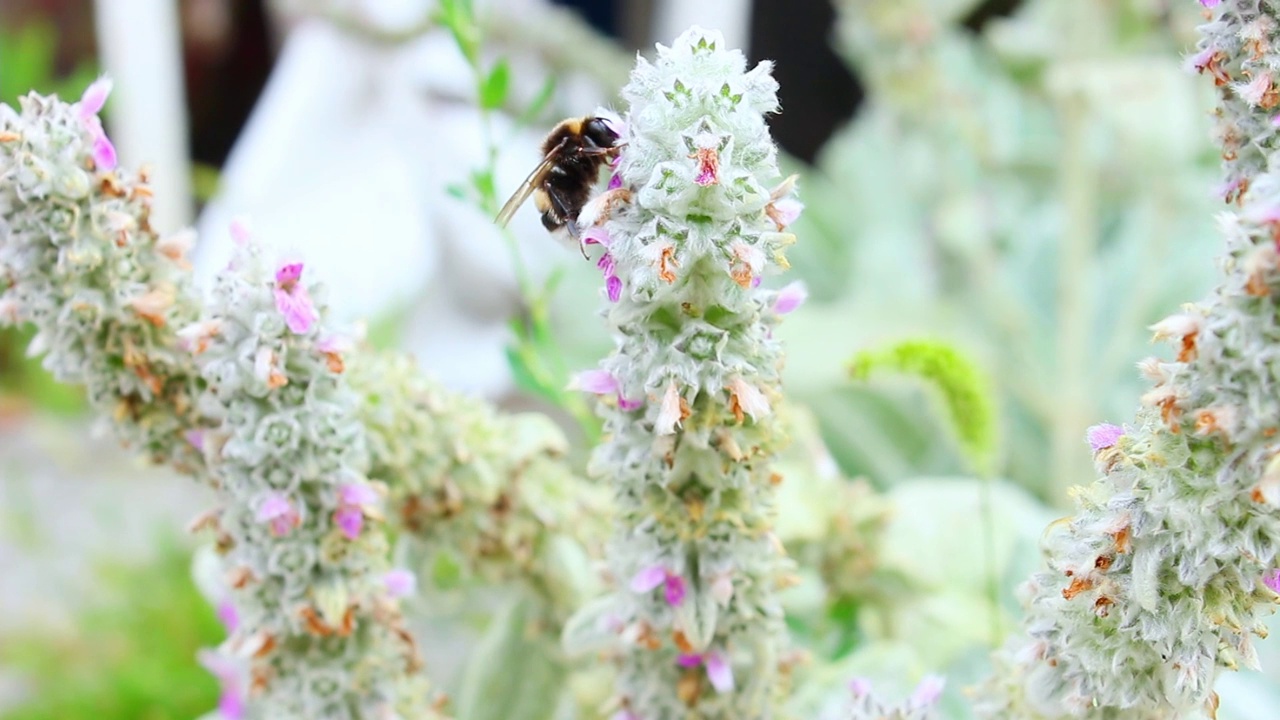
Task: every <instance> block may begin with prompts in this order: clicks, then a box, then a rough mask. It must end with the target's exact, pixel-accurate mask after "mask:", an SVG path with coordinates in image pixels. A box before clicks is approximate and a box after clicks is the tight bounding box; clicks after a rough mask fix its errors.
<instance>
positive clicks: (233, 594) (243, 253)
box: [184, 227, 436, 718]
mask: <svg viewBox="0 0 1280 720" xmlns="http://www.w3.org/2000/svg"><path fill="white" fill-rule="evenodd" d="M246 235H247V234H246V233H245V232H244V230H243V229H242V228H239V227H237V228H235V229H233V236H235V237H236V239H237V242H238V244H239V245H240V248H239V249H238V250H237V252H236V254H235V256H234V258H233V260H232V263H231V265H230V266H229V267H228V268H227V271H226V272H224V273H222V274H220V275H219V277H218V281H217V284H216V286H215V288H214V297H213V299H212V301H211V306H210V307H209V308H208V312H207V313H206V315H205V319H204V320H202V321H200V322H198V323H195V324H193V325H191V326H190V327H189V328H188V329H186V331H184V339H185V341H186V343H187V346H188V348H189V349H190V352H191V353H192V354H193V356H194V359H195V363H196V366H197V367H198V369H199V372H200V375H201V377H202V378H203V380H204V382H205V384H206V389H205V392H204V393H203V394H202V395H201V397H200V398H199V400H198V403H197V404H198V407H199V410H200V413H201V417H202V423H203V424H202V426H201V427H200V428H198V429H195V430H193V431H191V432H190V433H189V436H188V437H189V440H190V442H191V443H192V444H193V445H194V446H195V447H196V448H198V449H199V451H200V452H202V453H203V455H204V457H205V460H206V467H207V472H208V474H209V476H210V479H211V480H212V482H213V484H214V485H215V487H217V488H218V490H219V499H220V501H221V506H220V507H219V508H218V509H217V510H215V511H213V512H210V513H208V514H206V515H204V516H202V517H201V518H199V519H198V520H197V523H196V526H197V527H207V528H209V529H211V530H213V532H214V534H215V537H216V538H217V548H218V551H219V553H220V554H221V555H222V562H223V568H224V571H225V577H226V584H227V586H228V587H229V588H230V599H231V601H232V604H233V607H234V614H233V615H232V617H233V619H232V621H231V622H230V628H229V629H230V630H231V633H230V636H229V637H228V638H227V640H226V641H225V642H224V643H223V645H222V646H221V647H220V648H219V650H218V651H217V652H216V653H207V654H206V655H205V656H204V657H203V661H204V662H205V664H206V665H207V666H208V667H210V669H211V670H213V671H214V672H215V674H216V675H217V676H218V677H219V679H220V680H222V682H223V691H224V694H223V702H222V707H223V714H224V715H228V710H227V709H228V708H232V709H240V710H243V711H244V714H245V715H246V716H248V717H263V718H380V717H401V718H410V717H433V716H435V712H436V709H435V708H434V707H433V705H432V704H431V703H430V702H429V701H428V698H427V697H426V691H427V687H426V683H425V679H424V678H423V677H422V676H421V672H420V670H421V661H420V659H419V656H418V652H417V649H416V647H415V645H414V642H413V639H412V637H411V636H410V635H409V633H408V631H407V630H406V629H405V627H404V624H403V621H402V619H401V616H400V612H399V610H398V607H397V605H398V603H397V599H396V598H397V597H398V596H399V595H401V594H403V593H406V592H410V591H411V590H412V586H413V582H412V576H410V575H408V574H407V573H405V571H402V570H392V569H390V568H389V567H388V566H387V560H386V558H387V556H388V552H389V547H388V543H387V538H386V535H385V533H384V532H383V529H382V526H381V525H382V523H381V520H382V504H383V495H384V494H385V488H382V487H380V486H379V485H376V484H373V483H371V482H369V480H367V476H366V472H367V470H368V453H367V450H366V442H365V429H364V426H363V425H362V424H361V421H360V418H359V414H358V412H357V407H358V405H359V396H358V395H357V394H356V393H355V392H353V391H352V390H351V389H350V388H349V387H348V385H347V381H346V378H345V376H344V375H343V370H344V365H345V363H344V361H343V357H342V352H343V349H344V348H345V346H346V345H347V344H348V343H347V342H346V341H344V340H342V339H340V338H339V337H338V336H337V335H335V334H334V333H333V332H332V331H331V330H330V329H329V328H327V327H326V326H325V325H324V323H323V319H322V315H323V313H322V308H321V307H320V306H319V305H317V304H316V299H315V297H316V296H318V295H319V294H320V292H319V291H320V288H318V287H316V286H308V285H307V284H305V283H304V281H303V265H302V263H299V262H282V263H279V264H278V265H277V266H276V267H275V268H274V270H269V269H268V268H267V266H266V264H265V263H264V261H263V259H262V257H261V251H260V250H259V249H258V248H257V247H256V246H255V245H254V244H253V243H252V242H251V241H250V240H249V239H248V238H247V236H246ZM231 715H232V716H233V717H238V715H236V714H235V713H231Z"/></svg>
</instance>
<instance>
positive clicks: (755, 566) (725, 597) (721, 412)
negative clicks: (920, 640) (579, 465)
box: [577, 28, 804, 719]
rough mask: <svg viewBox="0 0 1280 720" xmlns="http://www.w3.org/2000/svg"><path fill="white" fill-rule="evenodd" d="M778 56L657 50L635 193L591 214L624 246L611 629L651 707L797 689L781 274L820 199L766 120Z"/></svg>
mask: <svg viewBox="0 0 1280 720" xmlns="http://www.w3.org/2000/svg"><path fill="white" fill-rule="evenodd" d="M770 69H771V68H770V65H769V64H768V63H762V64H760V65H758V66H756V67H755V68H753V69H750V70H748V69H747V66H746V60H745V58H744V57H743V55H742V53H740V52H738V51H736V50H730V49H728V48H726V47H725V44H724V39H723V38H722V37H721V36H720V34H719V33H715V32H708V31H705V30H701V29H698V28H694V29H692V30H690V31H688V32H686V33H685V34H683V35H681V36H680V37H679V38H678V39H677V40H676V41H675V43H674V44H673V45H672V46H671V47H670V48H667V47H662V46H659V47H658V51H657V57H656V59H655V60H653V61H652V62H649V61H646V60H640V61H638V64H637V66H636V68H635V70H634V72H633V73H632V76H631V82H630V83H629V84H628V85H627V87H626V88H624V90H623V93H622V94H623V97H624V98H625V100H626V101H627V102H628V103H629V105H630V107H629V110H628V113H627V117H626V120H625V123H624V133H625V134H624V136H623V140H624V142H625V145H624V148H623V150H622V153H621V159H620V161H619V163H618V166H617V168H616V175H617V181H616V183H615V184H616V186H617V187H616V188H615V189H614V190H612V191H611V192H614V193H618V195H615V196H614V197H617V198H624V199H626V202H625V203H623V204H621V205H619V206H617V207H615V208H614V209H613V210H612V211H611V212H609V213H603V214H601V217H602V218H603V220H602V225H601V227H600V228H599V229H594V228H589V229H588V232H590V233H592V235H591V237H593V238H598V239H599V240H598V242H600V244H607V250H608V254H607V256H606V257H607V260H602V262H601V269H602V270H603V271H604V275H605V276H606V280H605V287H606V297H607V302H606V303H605V305H606V307H607V308H608V310H607V318H608V321H609V323H610V325H611V326H612V328H613V330H614V331H615V336H616V338H617V349H616V350H615V352H614V353H613V354H612V355H611V356H610V357H608V358H607V359H605V360H604V361H603V363H602V365H601V367H600V369H598V370H593V371H589V373H584V374H582V375H580V376H579V380H578V383H577V384H578V387H580V388H581V389H583V390H585V391H588V392H592V393H595V394H597V395H600V396H603V397H604V398H605V400H604V402H602V403H601V414H602V416H603V417H604V419H605V424H606V437H607V438H608V439H607V440H606V441H605V443H604V444H603V445H601V446H600V447H599V448H597V450H596V452H595V454H594V456H593V459H592V463H591V472H592V473H593V474H595V475H597V476H598V477H600V478H602V479H603V478H608V479H609V480H610V481H611V482H612V483H613V486H614V495H615V497H616V498H617V500H618V515H617V525H618V531H617V533H616V535H615V537H614V539H613V542H612V543H611V545H610V547H609V551H608V556H609V558H608V559H609V564H610V567H611V569H612V575H613V576H614V577H616V578H624V581H623V582H624V584H625V587H623V588H619V589H618V591H617V593H616V594H615V595H614V596H612V598H611V599H610V600H609V601H607V602H609V603H611V608H610V617H612V618H616V620H617V622H610V623H607V624H605V626H604V627H603V629H601V630H600V632H603V633H606V635H608V634H609V633H612V636H610V637H611V638H612V640H613V641H614V642H616V643H618V644H619V645H620V647H621V653H620V656H621V658H620V662H621V672H620V676H619V684H618V695H619V697H618V700H617V702H618V704H619V706H620V707H624V708H627V709H628V712H629V713H632V714H634V716H635V717H642V718H664V717H683V716H685V715H687V714H688V713H690V712H693V708H695V707H696V712H697V714H698V715H699V717H703V718H726V719H727V718H735V719H736V718H762V717H768V716H770V715H776V714H777V713H778V712H780V703H781V701H782V699H783V697H784V696H785V694H786V691H787V690H786V689H787V684H788V677H787V676H788V673H789V668H790V666H791V663H790V655H789V647H788V641H787V635H786V630H785V625H784V623H783V617H782V609H781V606H780V605H779V603H778V598H777V596H776V588H778V587H780V586H785V585H786V583H787V582H789V581H790V573H791V569H792V566H791V564H790V561H789V560H788V559H787V558H786V557H785V555H784V554H783V553H782V549H781V546H780V545H779V544H778V543H777V542H776V540H775V539H774V538H773V537H772V534H771V532H770V525H769V523H770V521H769V519H768V517H769V508H771V507H772V506H773V502H774V500H773V497H772V496H773V494H774V492H775V482H774V481H775V480H776V477H774V476H773V475H772V473H771V471H770V469H769V462H770V459H771V458H772V457H773V453H774V451H775V449H776V447H777V445H778V443H779V436H780V434H781V433H780V432H779V431H778V430H777V428H775V425H774V423H775V419H774V415H773V406H774V404H775V403H776V401H777V398H778V393H779V378H778V368H779V367H780V366H781V360H782V350H781V347H780V346H779V344H778V343H777V342H776V341H775V340H774V339H773V336H772V333H771V329H772V327H773V325H775V324H776V323H777V322H779V321H780V319H781V316H783V315H785V314H787V313H789V312H791V311H793V310H795V309H796V308H797V307H799V305H800V304H801V302H803V299H804V290H803V286H798V285H792V286H788V287H787V288H785V289H783V290H781V291H778V290H770V289H766V288H765V287H764V283H763V282H762V281H763V280H764V279H765V278H766V277H767V276H769V275H772V274H774V273H776V272H778V271H780V270H783V269H785V268H786V259H785V257H784V255H783V252H784V249H785V248H786V247H787V246H788V245H789V244H790V243H792V242H793V241H794V240H795V238H794V236H792V235H790V234H787V233H784V232H782V231H781V229H782V228H784V227H785V226H786V225H788V224H790V222H792V221H794V219H795V216H796V214H798V212H799V210H800V205H799V203H798V201H795V200H794V198H792V197H791V195H792V192H793V190H794V180H786V181H782V182H779V177H778V169H777V165H776V160H775V159H776V155H777V150H776V148H775V146H774V145H773V142H772V140H771V139H770V138H769V133H768V128H767V126H766V125H765V119H764V114H765V113H768V112H772V111H774V110H775V109H776V108H777V96H776V92H777V83H776V82H774V80H773V78H772V77H771V76H770ZM711 313H716V317H717V319H716V321H715V322H711V321H710V318H709V316H710V314H711ZM726 328H727V329H726ZM615 397H616V398H617V402H614V401H613V398H615ZM624 398H630V399H634V400H624ZM742 448H750V449H751V451H750V453H745V452H743V451H742ZM712 468H714V470H711V469H712ZM730 488H732V489H733V492H732V493H729V492H727V491H728V489H730ZM730 497H732V498H733V499H732V500H730ZM584 624H585V623H584ZM735 678H739V679H741V678H749V682H746V681H742V682H735Z"/></svg>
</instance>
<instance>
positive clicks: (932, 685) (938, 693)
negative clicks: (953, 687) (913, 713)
mask: <svg viewBox="0 0 1280 720" xmlns="http://www.w3.org/2000/svg"><path fill="white" fill-rule="evenodd" d="M946 686H947V679H946V678H944V677H942V676H941V675H925V676H924V679H923V680H921V681H920V684H919V685H917V686H916V689H915V691H914V692H912V693H911V699H910V700H908V701H907V702H908V703H909V704H910V705H911V707H912V708H913V709H921V708H926V707H929V706H930V705H933V704H935V703H937V702H938V700H939V699H940V698H941V697H942V690H943V689H944V688H945V687H946Z"/></svg>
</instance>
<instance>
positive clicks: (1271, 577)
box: [1262, 568, 1280, 593]
mask: <svg viewBox="0 0 1280 720" xmlns="http://www.w3.org/2000/svg"><path fill="white" fill-rule="evenodd" d="M1262 583H1263V584H1264V585H1266V586H1267V587H1269V588H1271V590H1272V592H1278V593H1280V568H1272V569H1270V570H1268V571H1267V572H1265V573H1264V574H1263V575H1262Z"/></svg>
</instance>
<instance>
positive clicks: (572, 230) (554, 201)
mask: <svg viewBox="0 0 1280 720" xmlns="http://www.w3.org/2000/svg"><path fill="white" fill-rule="evenodd" d="M547 198H548V199H549V200H551V205H552V207H554V208H555V210H556V212H557V213H559V215H560V217H561V218H563V219H564V226H565V229H567V230H568V231H569V237H571V238H573V239H574V240H577V241H578V249H579V250H581V251H582V257H583V259H584V260H590V259H591V257H590V256H589V255H587V246H586V245H584V244H583V242H582V230H581V228H579V227H578V217H577V215H574V214H572V213H570V212H569V211H568V209H567V208H566V206H565V203H564V200H563V199H562V198H561V197H560V193H559V192H557V191H556V190H555V189H554V188H550V187H549V188H547Z"/></svg>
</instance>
